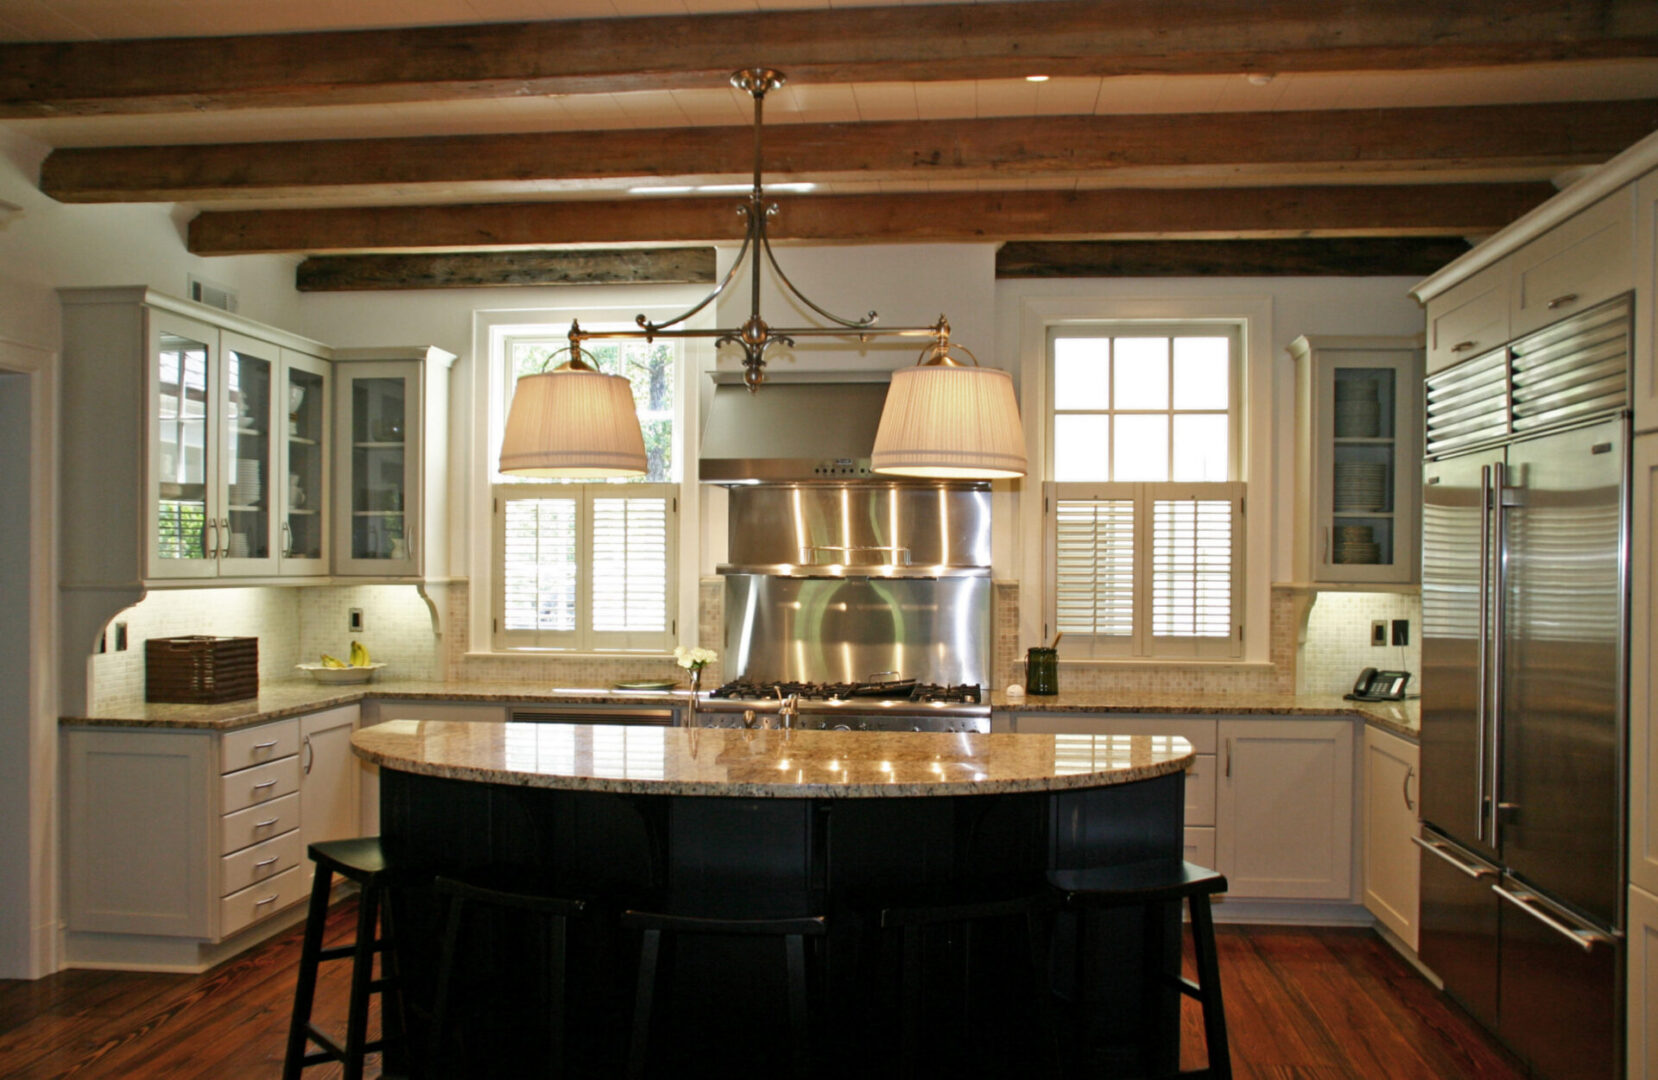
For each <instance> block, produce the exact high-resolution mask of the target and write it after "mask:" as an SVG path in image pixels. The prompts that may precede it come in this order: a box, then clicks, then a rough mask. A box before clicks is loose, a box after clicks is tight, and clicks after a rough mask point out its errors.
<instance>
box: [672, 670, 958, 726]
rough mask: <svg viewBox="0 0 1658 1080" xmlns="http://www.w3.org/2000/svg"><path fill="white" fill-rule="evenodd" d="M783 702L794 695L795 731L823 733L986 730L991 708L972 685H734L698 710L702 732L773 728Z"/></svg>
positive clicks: (714, 693)
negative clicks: (722, 728) (739, 728)
mask: <svg viewBox="0 0 1658 1080" xmlns="http://www.w3.org/2000/svg"><path fill="white" fill-rule="evenodd" d="M779 693H781V694H782V695H783V696H785V697H786V696H788V695H790V694H793V695H795V696H796V697H797V698H798V701H799V708H800V713H799V716H798V717H797V718H796V720H795V726H796V727H798V728H805V729H808V730H828V731H965V732H988V731H989V730H990V706H989V705H986V704H984V703H983V699H984V695H983V692H982V690H981V689H980V687H979V686H977V685H965V686H941V685H937V684H931V683H916V682H915V681H914V680H907V681H902V682H884V683H882V682H875V683H800V682H775V683H762V682H756V681H751V680H741V679H740V680H738V681H736V682H730V683H726V684H725V685H724V686H722V687H720V688H719V689H717V690H714V691H712V692H710V694H709V695H708V699H707V700H706V701H703V702H700V703H699V704H698V705H697V712H698V716H699V721H700V723H701V724H702V725H703V726H704V727H744V726H750V727H775V726H777V722H778V716H777V713H778V709H779V707H780V706H781V704H782V702H781V699H780V698H779V696H778V695H779Z"/></svg>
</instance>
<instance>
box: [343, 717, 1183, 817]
mask: <svg viewBox="0 0 1658 1080" xmlns="http://www.w3.org/2000/svg"><path fill="white" fill-rule="evenodd" d="M351 744H352V747H353V749H354V750H355V751H356V753H357V755H358V756H359V757H362V758H365V759H367V760H369V761H372V762H374V763H375V764H377V765H380V766H381V767H382V768H388V769H396V770H399V771H403V772H411V773H418V774H420V775H424V776H438V777H444V778H447V779H453V780H476V781H482V782H486V783H497V784H513V785H518V786H522V787H546V788H562V789H566V790H577V791H605V792H621V793H632V794H650V795H711V796H730V797H740V798H834V799H853V798H915V797H922V796H929V795H991V794H1003V793H1010V792H1034V791H1062V790H1066V789H1071V788H1093V787H1105V786H1108V785H1111V784H1126V783H1129V782H1131V781H1135V780H1149V779H1151V778H1153V777H1158V776H1167V775H1169V774H1171V773H1178V772H1182V771H1184V770H1185V769H1186V768H1187V766H1188V765H1190V763H1191V761H1192V747H1191V744H1190V743H1188V742H1187V741H1186V740H1185V739H1180V738H1173V739H1171V738H1166V737H1165V738H1154V737H1152V736H1147V735H1017V734H1012V733H999V734H990V735H965V734H943V733H930V732H869V731H858V732H849V731H778V730H771V731H742V730H735V731H734V730H730V729H726V728H689V727H687V728H670V727H656V726H651V727H615V726H612V725H588V724H558V725H539V724H511V725H508V724H471V723H466V722H464V721H461V722H445V721H423V720H388V721H386V722H385V723H382V724H376V725H375V726H373V727H368V728H364V729H362V730H361V731H358V732H357V733H356V734H355V735H353V736H352V737H351Z"/></svg>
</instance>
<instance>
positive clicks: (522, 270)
mask: <svg viewBox="0 0 1658 1080" xmlns="http://www.w3.org/2000/svg"><path fill="white" fill-rule="evenodd" d="M1447 261H1449V260H1447ZM713 281H714V249H713V248H711V247H695V248H630V249H626V250H621V251H616V250H607V251H459V252H441V253H435V254H419V255H318V256H312V257H311V258H309V259H306V260H305V261H304V262H301V263H300V264H299V269H298V270H297V271H295V274H294V285H295V287H296V288H297V289H298V290H299V291H300V292H362V291H369V290H380V289H477V288H498V287H504V286H530V285H645V284H650V285H684V284H693V285H707V284H712V283H713Z"/></svg>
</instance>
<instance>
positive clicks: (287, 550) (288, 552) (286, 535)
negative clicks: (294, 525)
mask: <svg viewBox="0 0 1658 1080" xmlns="http://www.w3.org/2000/svg"><path fill="white" fill-rule="evenodd" d="M293 553H294V531H293V530H292V529H291V528H289V527H288V523H287V522H286V521H284V522H283V523H282V557H283V558H284V559H287V558H290V557H292V556H293Z"/></svg>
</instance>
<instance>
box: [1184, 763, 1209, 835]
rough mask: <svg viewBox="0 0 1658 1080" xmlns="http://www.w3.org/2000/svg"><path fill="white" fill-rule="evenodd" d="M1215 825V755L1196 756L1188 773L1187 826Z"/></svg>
mask: <svg viewBox="0 0 1658 1080" xmlns="http://www.w3.org/2000/svg"><path fill="white" fill-rule="evenodd" d="M1214 823H1215V755H1213V754H1196V755H1193V757H1192V767H1191V768H1190V769H1188V770H1187V771H1186V824H1188V825H1213V824H1214Z"/></svg>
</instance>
